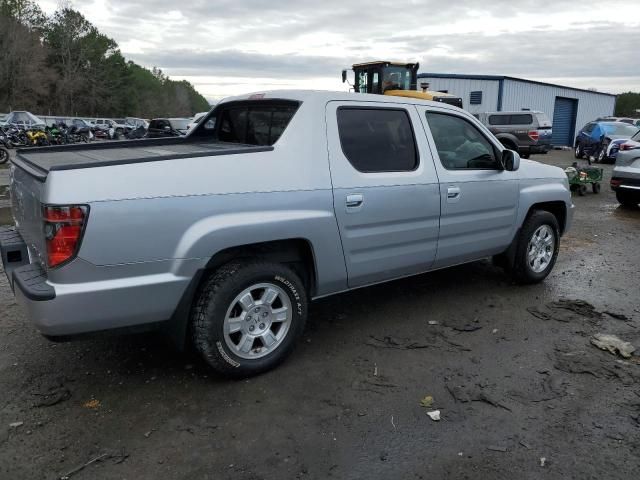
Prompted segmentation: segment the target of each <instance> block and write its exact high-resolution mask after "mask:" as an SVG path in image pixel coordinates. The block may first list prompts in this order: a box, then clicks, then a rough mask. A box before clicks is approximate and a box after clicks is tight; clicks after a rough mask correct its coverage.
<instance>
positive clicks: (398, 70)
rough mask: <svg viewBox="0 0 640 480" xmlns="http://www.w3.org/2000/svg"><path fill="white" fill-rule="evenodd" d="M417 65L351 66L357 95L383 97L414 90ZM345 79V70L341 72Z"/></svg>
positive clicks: (371, 63)
mask: <svg viewBox="0 0 640 480" xmlns="http://www.w3.org/2000/svg"><path fill="white" fill-rule="evenodd" d="M419 66H420V65H419V64H418V63H394V62H368V63H358V64H355V65H354V66H353V73H354V74H355V83H354V86H353V88H354V90H355V91H356V92H357V93H375V94H378V95H384V94H385V92H388V91H392V90H415V89H416V79H417V73H418V67H419ZM343 78H346V70H345V71H344V72H343Z"/></svg>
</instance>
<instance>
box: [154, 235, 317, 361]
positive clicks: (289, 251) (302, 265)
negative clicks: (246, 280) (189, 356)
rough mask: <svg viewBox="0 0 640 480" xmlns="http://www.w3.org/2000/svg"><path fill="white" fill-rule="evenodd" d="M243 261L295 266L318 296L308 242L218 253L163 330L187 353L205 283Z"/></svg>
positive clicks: (262, 244)
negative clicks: (195, 304) (191, 325)
mask: <svg viewBox="0 0 640 480" xmlns="http://www.w3.org/2000/svg"><path fill="white" fill-rule="evenodd" d="M242 258H246V259H249V258H252V259H256V258H259V259H262V260H269V261H272V262H277V263H285V264H289V265H291V266H292V267H293V268H294V270H296V273H298V275H300V278H301V279H302V281H303V282H304V284H305V287H306V288H307V292H308V294H309V297H310V298H311V297H313V296H314V294H315V291H316V288H317V284H318V278H317V275H318V274H317V267H316V256H315V253H314V249H313V245H312V243H311V242H310V241H309V240H308V239H305V238H289V239H283V240H273V241H266V242H257V243H249V244H244V245H238V246H234V247H229V248H225V249H223V250H220V251H219V252H216V253H214V254H213V255H212V256H211V258H210V259H209V260H208V261H207V263H206V265H204V267H203V268H201V269H199V270H198V271H196V272H195V274H194V275H193V277H192V279H191V282H189V285H188V286H187V288H186V290H185V291H184V293H183V295H182V297H181V299H180V301H179V302H178V305H177V307H176V309H175V311H174V312H173V315H172V316H171V319H170V320H169V321H168V322H165V326H164V328H163V329H162V330H163V331H164V333H165V334H167V335H168V336H169V338H170V340H171V341H172V343H173V344H174V345H175V346H176V347H177V348H178V349H180V350H184V349H185V348H186V347H187V338H188V336H187V333H188V328H189V321H190V317H191V310H192V306H193V302H194V300H195V299H196V298H197V295H198V293H199V291H200V288H201V285H202V284H203V282H204V281H205V280H206V279H207V277H208V276H209V275H210V274H211V273H212V272H214V271H215V270H216V269H218V268H220V267H221V266H222V265H225V264H226V263H229V262H231V261H233V260H238V259H242Z"/></svg>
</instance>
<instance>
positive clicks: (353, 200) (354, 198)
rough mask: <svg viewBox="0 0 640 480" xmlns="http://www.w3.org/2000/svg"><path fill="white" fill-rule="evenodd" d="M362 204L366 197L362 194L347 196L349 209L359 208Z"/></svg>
mask: <svg viewBox="0 0 640 480" xmlns="http://www.w3.org/2000/svg"><path fill="white" fill-rule="evenodd" d="M362 202H364V195H362V194H361V193H352V194H350V195H347V201H346V205H347V208H355V207H359V206H361V205H362Z"/></svg>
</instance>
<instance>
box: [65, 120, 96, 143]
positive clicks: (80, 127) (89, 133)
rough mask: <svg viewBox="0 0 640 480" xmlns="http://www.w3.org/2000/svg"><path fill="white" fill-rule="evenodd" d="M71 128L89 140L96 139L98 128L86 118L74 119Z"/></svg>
mask: <svg viewBox="0 0 640 480" xmlns="http://www.w3.org/2000/svg"><path fill="white" fill-rule="evenodd" d="M69 127H70V128H71V129H72V130H73V131H74V132H75V133H77V134H78V135H80V136H83V137H86V139H87V140H91V139H92V138H93V137H94V133H93V132H94V131H95V128H96V126H95V125H94V124H93V123H91V122H90V121H88V120H85V119H84V118H73V119H72V120H71V123H70V124H69Z"/></svg>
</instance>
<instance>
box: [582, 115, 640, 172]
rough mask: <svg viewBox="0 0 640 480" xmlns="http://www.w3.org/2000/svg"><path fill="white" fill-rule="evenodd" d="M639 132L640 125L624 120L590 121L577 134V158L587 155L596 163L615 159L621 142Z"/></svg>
mask: <svg viewBox="0 0 640 480" xmlns="http://www.w3.org/2000/svg"><path fill="white" fill-rule="evenodd" d="M637 132H638V127H636V126H634V125H629V124H628V123H623V122H598V121H596V122H589V123H587V124H586V125H585V126H584V127H582V128H581V129H580V131H579V132H578V135H577V136H576V141H575V144H574V152H575V157H576V158H582V157H583V156H587V158H589V161H590V162H591V158H593V159H594V160H595V162H596V163H601V162H605V161H608V160H614V159H615V157H616V155H617V153H618V150H619V148H620V144H621V143H625V141H626V140H629V139H630V138H631V137H632V136H634V135H635V134H636V133H637Z"/></svg>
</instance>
